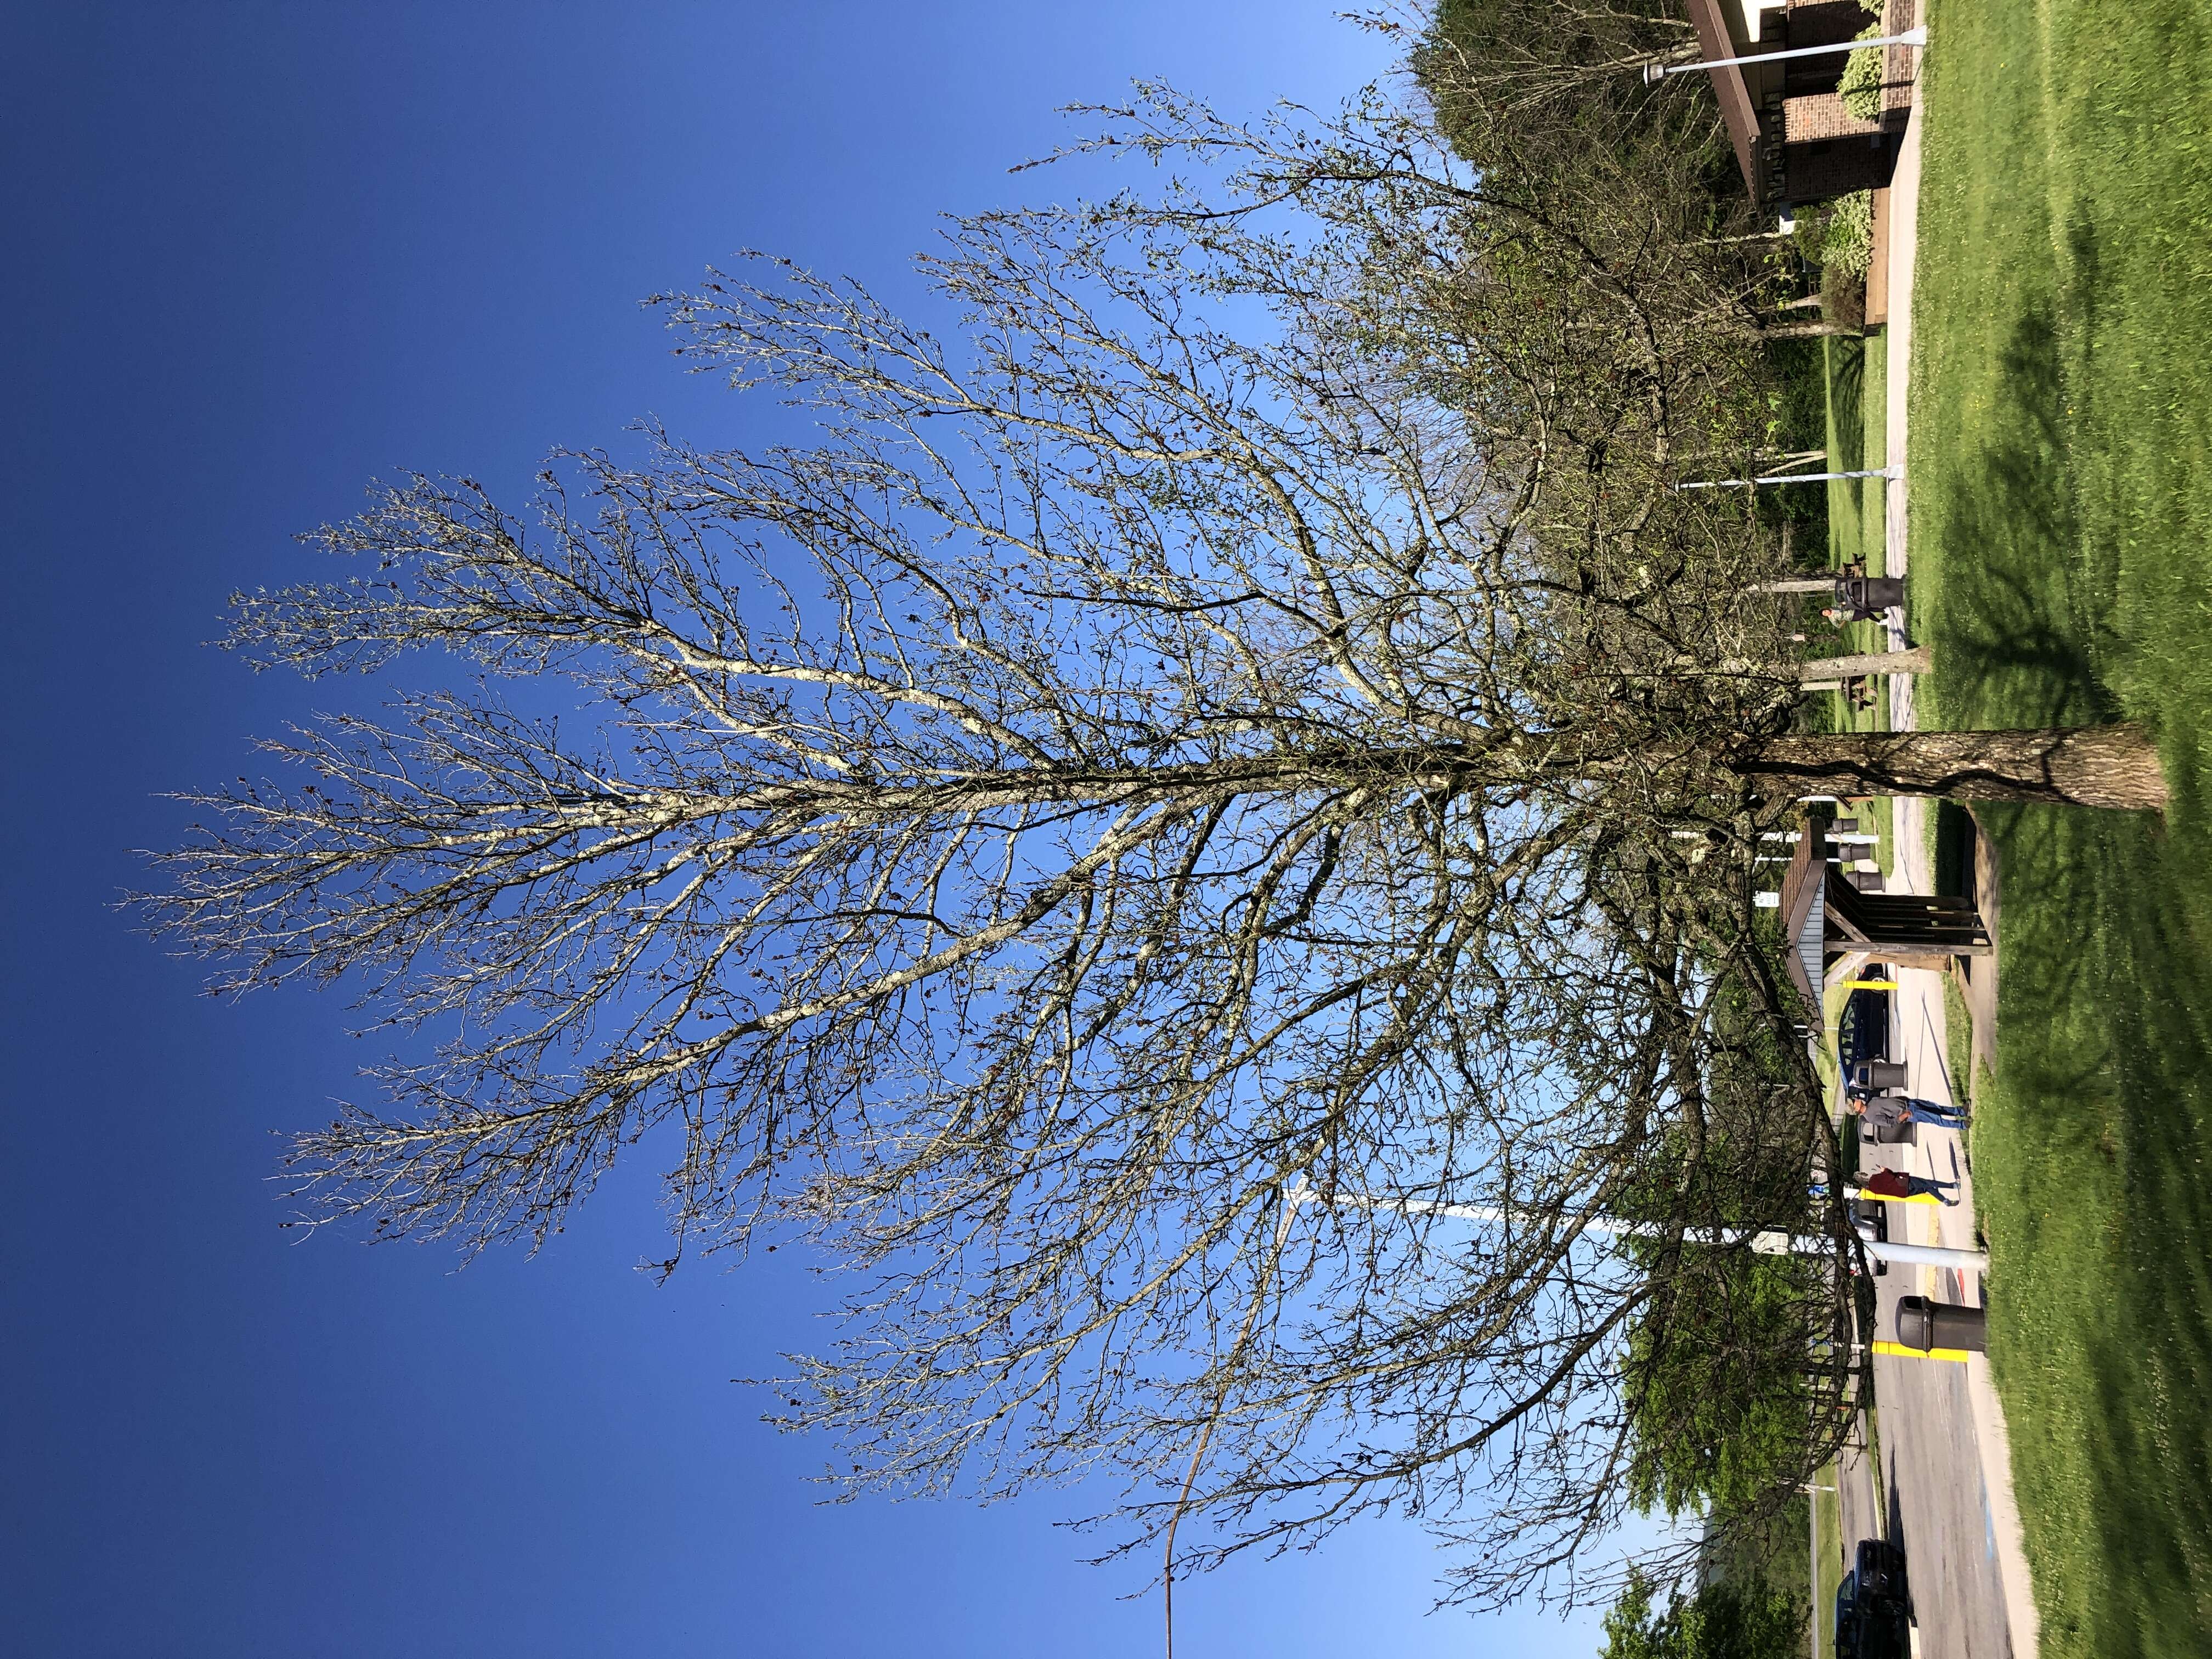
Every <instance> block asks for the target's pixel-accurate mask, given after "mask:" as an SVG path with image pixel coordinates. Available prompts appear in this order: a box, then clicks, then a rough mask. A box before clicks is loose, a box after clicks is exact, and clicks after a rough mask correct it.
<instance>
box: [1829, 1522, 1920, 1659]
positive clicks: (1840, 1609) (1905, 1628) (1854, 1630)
mask: <svg viewBox="0 0 2212 1659" xmlns="http://www.w3.org/2000/svg"><path fill="white" fill-rule="evenodd" d="M1835 1651H1836V1659H1907V1656H1909V1655H1910V1654H1911V1651H1912V1596H1911V1591H1910V1590H1909V1589H1907V1588H1906V1585H1905V1552H1904V1551H1902V1550H1900V1549H1899V1548H1898V1547H1897V1546H1896V1545H1894V1544H1893V1543H1890V1542H1889V1541H1887V1540H1886V1539H1881V1538H1867V1539H1862V1540H1861V1541H1860V1542H1859V1552H1858V1562H1857V1565H1856V1566H1855V1567H1854V1568H1853V1569H1852V1570H1851V1571H1850V1572H1847V1573H1845V1574H1844V1582H1843V1583H1841V1584H1840V1585H1838V1587H1837V1589H1836V1648H1835Z"/></svg>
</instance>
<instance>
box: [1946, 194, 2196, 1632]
mask: <svg viewBox="0 0 2212 1659" xmlns="http://www.w3.org/2000/svg"><path fill="white" fill-rule="evenodd" d="M2074 243H2075V245H2074V247H2073V253H2074V258H2073V261H2072V270H2071V280H2070V281H2069V284H2068V288H2067V292H2066V293H2065V295H2064V296H2063V316H2064V318H2065V319H2066V321H2067V325H2068V326H2069V328H2070V327H2071V326H2072V325H2073V324H2074V323H2075V321H2077V320H2078V319H2079V318H2080V317H2081V316H2083V315H2090V314H2093V310H2094V307H2095V304H2096V295H2095V293H2094V291H2093V290H2094V288H2095V285H2096V281H2097V276H2098V272H2099V270H2100V266H2099V264H2098V261H2097V259H2096V258H2095V254H2096V250H2095V248H2094V246H2093V245H2091V246H2087V247H2086V248H2085V247H2084V246H2081V239H2080V237H2078V236H2077V237H2076V238H2075V239H2074ZM2085 289H2086V291H2083V290H2085ZM2060 317H2061V312H2060V309H2059V308H2057V307H2054V306H2049V305H2046V306H2040V307H2035V306H2032V307H2029V308H2028V309H2027V311H2026V312H2025V313H2023V315H2022V316H2021V320H2020V321H2019V323H2018V324H2017V325H2015V329H2014V331H2013V333H2012V335H2011V337H2010V338H2009V339H2008V343H2007V344H2006V347H2005V349H2004V350H2003V351H2002V354H2001V357H2000V365H1999V366H2000V367H2001V368H2002V374H2001V375H2000V376H1999V377H1997V380H1996V402H1995V405H1994V407H1992V408H1991V410H1990V414H1989V418H1988V420H1987V422H1985V424H1984V426H1983V427H1982V428H1981V430H1982V433H1983V435H1984V436H1983V440H1982V441H1981V443H1980V445H1979V447H1978V450H1977V451H1975V452H1973V453H1963V454H1962V453H1956V452H1954V453H1948V454H1943V455H1941V456H1940V458H1939V459H1937V460H1936V462H1935V464H1934V465H1929V466H1927V467H1925V468H1923V467H1922V466H1920V465H1916V475H1915V476H1916V477H1928V478H1929V483H1930V484H1931V485H1932V486H1933V495H1934V499H1933V500H1932V501H1931V502H1930V506H1931V507H1933V508H1934V512H1933V514H1932V515H1931V517H1932V527H1934V528H1935V530H1936V538H1937V541H1938V544H1939V546H1940V549H1941V552H1940V556H1939V557H1938V559H1937V560H1936V561H1934V566H1935V569H1936V573H1937V574H1939V575H1940V586H1939V587H1938V588H1937V590H1936V594H1935V596H1934V603H1933V604H1931V605H1927V606H1926V611H1927V620H1928V626H1929V639H1930V643H1932V644H1933V645H1934V646H1935V647H1936V667H1937V672H1936V677H1935V679H1934V682H1933V684H1932V685H1931V687H1930V690H1931V692H1932V693H1933V698H1932V701H1933V702H1934V704H1935V706H1936V708H1938V709H1939V710H1940V711H1941V714H1942V723H1943V724H1945V725H1947V726H1954V727H1971V726H2064V725H2081V724H2088V723H2093V722H2098V721H2104V720H2115V719H2118V718H2121V717H2122V708H2121V703H2120V699H2119V697H2118V694H2117V692H2116V691H2115V690H2114V689H2113V687H2112V684H2111V683H2110V681H2109V680H2108V679H2107V678H2106V676H2105V675H2104V673H2102V672H2101V671H2100V665H2107V664H2111V663H2112V662H2114V661H2115V660H2117V659H2118V658H2119V657H2120V655H2121V654H2122V653H2120V652H2119V651H2118V650H2117V649H2116V641H2115V640H2114V638H2113V637H2112V633H2111V631H2110V630H2111V629H2112V616H2113V605H2114V592H2115V584H2114V581H2113V578H2112V571H2110V570H2108V569H2106V568H2103V564H2102V563H2101V562H2100V561H2105V560H2108V559H2109V558H2111V557H2112V554H2111V553H2110V552H2109V550H2103V549H2099V548H2094V547H2092V546H2091V545H2090V544H2089V543H2088V540H2087V538H2085V535H2084V528H2083V524H2082V515H2081V511H2080V510H2079V506H2078V503H2077V501H2076V500H2075V493H2074V486H2073V483H2072V479H2073V477H2074V476H2075V471H2076V466H2075V460H2076V459H2077V458H2075V457H2074V456H2072V455H2071V454H2070V453H2069V447H2068V446H2069V435H2070V434H2072V433H2074V432H2076V431H2078V430H2080V425H2079V422H2078V418H2077V412H2076V411H2075V410H2071V409H2069V398H2068V391H2069V386H2068V383H2067V381H2068V375H2067V362H2066V359H2065V357H2064V356H2063V349H2064V346H2065V340H2064V338H2063V337H2062V332H2061V326H2060ZM1930 441H1932V442H1934V443H1935V444H1936V445H1938V446H1939V447H1940V446H1941V444H1942V442H1943V441H1944V435H1941V434H1935V435H1930ZM1931 474H1932V475H1933V476H1932V477H1931V476H1929V475H1931ZM2152 689H2153V690H2158V689H2159V688H2156V687H2154V688H2152ZM2174 695H2175V694H2169V698H2168V700H2169V701H2172V700H2174ZM2175 806H2176V811H2175V812H2174V813H2173V814H2172V815H2171V819H2170V822H2167V823H2161V822H2160V820H2158V819H2156V818H2153V817H2148V816H2145V815H2139V814H2122V813H2103V812H2091V811H2065V810H2059V809H2051V808H1997V809H1995V810H1982V811H1978V817H1980V818H1981V820H1982V822H1983V824H1984V828H1985V829H1987V831H1988V832H1989V833H1990V836H1991V839H1992V840H1993V842H1995V843H1996V847H1997V848H1998V851H1999V854H2000V857H2001V858H2002V868H2003V871H2004V889H2005V894H2004V922H2003V927H2004V937H2003V939H2002V951H2003V966H2002V976H2001V981H2000V983H2001V984H2002V1006H2001V1008H2000V1010H1999V1014H1998V1042H1999V1054H1998V1067H1997V1071H1998V1077H1997V1090H1996V1097H1995V1099H1994V1102H1993V1105H1994V1108H1995V1109H1994V1110H1992V1111H1990V1112H1989V1113H1987V1114H1986V1116H1987V1118H1988V1120H1989V1121H1988V1122H1987V1124H1986V1128H1987V1130H1988V1132H1989V1133H1986V1134H1984V1133H1982V1132H1980V1130H1979V1129H1978V1133H1977V1134H1976V1136H1975V1146H1974V1154H1975V1161H1976V1164H1977V1169H1976V1176H1977V1188H1978V1191H1980V1192H1981V1193H1982V1194H1983V1196H1984V1202H1983V1205H1982V1208H1983V1211H1984V1219H1985V1221H1986V1222H1987V1224H1988V1227H1989V1232H1990V1246H1991V1253H1992V1271H1991V1277H1990V1304H1991V1308H1992V1318H1991V1322H1990V1346H1991V1351H1992V1352H1991V1358H1992V1360H1993V1362H1994V1363H1995V1364H1996V1366H1997V1373H1998V1376H1999V1379H2000V1381H2001V1382H2002V1383H2003V1384H2004V1385H2005V1387H2006V1392H2007V1396H2008V1401H2007V1403H2008V1411H2009V1412H2011V1413H2012V1414H2013V1416H2014V1419H2015V1421H2014V1441H2013V1444H2014V1449H2015V1468H2016V1471H2017V1472H2018V1474H2019V1476H2020V1480H2021V1494H2022V1498H2023V1502H2024V1504H2035V1505H2037V1506H2039V1508H2040V1509H2041V1510H2042V1511H2043V1512H2042V1513H2041V1514H2040V1515H2039V1516H2034V1517H2033V1518H2032V1520H2031V1533H2032V1534H2033V1535H2034V1536H2036V1537H2038V1538H2039V1541H2040V1543H2039V1547H2040V1548H2041V1550H2042V1551H2043V1555H2042V1559H2039V1560H2038V1562H2037V1564H2036V1565H2037V1571H2038V1574H2039V1585H2038V1589H2039V1599H2043V1598H2045V1596H2048V1597H2049V1598H2050V1600H2049V1601H2047V1602H2046V1608H2047V1617H2046V1648H2047V1650H2050V1651H2052V1652H2054V1653H2056V1652H2069V1651H2085V1652H2095V1653H2100V1654H2107V1653H2109V1654H2143V1655H2157V1656H2166V1655H2173V1656H2179V1655H2184V1654H2187V1655H2197V1654H2203V1653H2206V1652H2212V856H2208V854H2207V848H2206V846H2205V844H2204V842H2205V838H2204V836H2203V833H2202V828H2201V825H2202V819H2201V816H2200V815H2199V813H2198V812H2197V803H2196V802H2195V800H2194V799H2193V798H2191V799H2181V798H2179V796H2178V797H2177V800H2176V803H2175ZM1938 851H1939V854H1940V853H1941V851H1942V848H1941V846H1940V844H1939V848H1938ZM1985 1177H1986V1178H1985ZM2046 1570H2048V1573H2047V1577H2046Z"/></svg>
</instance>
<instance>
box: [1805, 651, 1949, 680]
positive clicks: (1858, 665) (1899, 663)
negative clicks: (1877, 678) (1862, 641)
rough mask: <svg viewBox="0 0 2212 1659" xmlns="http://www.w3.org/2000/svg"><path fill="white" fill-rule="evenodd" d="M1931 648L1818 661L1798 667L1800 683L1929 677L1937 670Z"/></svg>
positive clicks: (1870, 653) (1824, 658)
mask: <svg viewBox="0 0 2212 1659" xmlns="http://www.w3.org/2000/svg"><path fill="white" fill-rule="evenodd" d="M1935 665H1936V659H1935V657H1934V655H1933V653H1930V652H1929V648H1928V647H1926V646H1924V645H1921V646H1915V647H1913V648H1912V649H1911V650H1910V651H1869V652H1865V653H1862V654H1860V655H1858V656H1855V657H1814V658H1811V659H1808V660H1806V661H1804V662H1801V663H1799V664H1798V665H1797V678H1799V679H1800V680H1841V679H1849V678H1851V676H1853V675H1854V674H1926V673H1929V672H1932V671H1934V669H1935Z"/></svg>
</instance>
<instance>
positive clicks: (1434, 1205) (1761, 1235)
mask: <svg viewBox="0 0 2212 1659" xmlns="http://www.w3.org/2000/svg"><path fill="white" fill-rule="evenodd" d="M1285 1196H1286V1198H1287V1200H1288V1202H1289V1203H1290V1204H1291V1205H1293V1206H1295V1205H1298V1204H1302V1203H1305V1202H1307V1201H1309V1200H1313V1199H1317V1198H1320V1197H1321V1195H1320V1194H1317V1193H1316V1192H1315V1191H1314V1190H1313V1188H1310V1187H1309V1186H1308V1185H1306V1183H1305V1182H1304V1180H1300V1181H1299V1182H1297V1184H1296V1185H1295V1186H1294V1187H1292V1188H1291V1190H1290V1192H1289V1193H1288V1194H1285ZM1321 1201H1322V1202H1323V1203H1327V1204H1344V1205H1349V1206H1352V1207H1353V1208H1355V1209H1364V1210H1395V1211H1397V1212H1399V1213H1400V1214H1401V1215H1441V1216H1450V1217H1452V1218H1455V1219H1457V1220H1461V1221H1492V1222H1498V1221H1510V1220H1511V1219H1513V1217H1512V1214H1511V1212H1509V1211H1506V1210H1503V1209H1500V1208H1498V1206H1495V1205H1490V1204H1447V1203H1444V1202H1443V1201H1442V1200H1437V1199H1427V1198H1376V1197H1374V1196H1372V1195H1371V1194H1366V1193H1337V1194H1333V1195H1332V1196H1330V1197H1328V1198H1326V1199H1322V1200H1321ZM1578 1221H1579V1225H1582V1226H1583V1228H1585V1229H1586V1230H1588V1231H1591V1232H1598V1233H1612V1234H1614V1235H1617V1236H1620V1237H1628V1238H1663V1237H1666V1236H1667V1231H1668V1230H1667V1229H1666V1228H1663V1227H1662V1226H1660V1225H1657V1224H1656V1223H1655V1222H1650V1221H1624V1220H1621V1219H1620V1218H1617V1217H1613V1216H1602V1215H1601V1216H1583V1217H1580V1218H1578ZM1682 1237H1684V1239H1685V1240H1686V1241H1687V1242H1689V1243H1692V1244H1711V1245H1715V1246H1723V1247H1725V1246H1729V1245H1736V1244H1743V1245H1748V1246H1749V1247H1750V1249H1752V1251H1753V1253H1754V1254H1756V1255H1826V1253H1827V1251H1828V1248H1829V1246H1830V1244H1831V1243H1832V1242H1833V1241H1832V1240H1830V1239H1826V1238H1820V1237H1814V1236H1812V1235H1810V1234H1804V1233H1781V1232H1768V1231H1760V1230H1759V1229H1758V1228H1754V1227H1693V1228H1691V1229H1689V1230H1688V1231H1686V1232H1685V1233H1684V1234H1683V1235H1682ZM1859 1243H1860V1245H1861V1247H1862V1248H1863V1249H1865V1251H1866V1253H1867V1254H1868V1255H1870V1256H1872V1257H1873V1258H1874V1259H1875V1261H1893V1262H1897V1263H1899V1264H1900V1265H1902V1266H1905V1267H1956V1268H1958V1269H1959V1270H1960V1271H1961V1272H1963V1273H1987V1272H1988V1271H1989V1266H1990V1259H1989V1257H1988V1255H1986V1254H1984V1252H1982V1251H1980V1250H1954V1249H1948V1248H1947V1247H1945V1246H1943V1245H1940V1244H1906V1243H1892V1242H1890V1241H1888V1240H1887V1239H1879V1238H1862V1239H1860V1241H1859Z"/></svg>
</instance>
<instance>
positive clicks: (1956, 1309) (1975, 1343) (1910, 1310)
mask: <svg viewBox="0 0 2212 1659" xmlns="http://www.w3.org/2000/svg"><path fill="white" fill-rule="evenodd" d="M1989 1322H1990V1316H1989V1312H1988V1310H1986V1309H1982V1308H1969V1307H1967V1306H1966V1304H1963V1303H1959V1302H1932V1301H1930V1300H1929V1298H1928V1297H1924V1296H1904V1297H1899V1298H1898V1299H1897V1340H1898V1342H1899V1345H1900V1346H1905V1347H1907V1348H1917V1349H1918V1350H1919V1351H1920V1352H1923V1353H1926V1352H1928V1351H1929V1349H1930V1348H1963V1349H1964V1350H1966V1352H1968V1353H1981V1352H1984V1351H1985V1346H1986V1344H1987V1341H1988V1334H1989Z"/></svg>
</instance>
